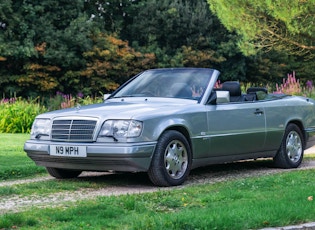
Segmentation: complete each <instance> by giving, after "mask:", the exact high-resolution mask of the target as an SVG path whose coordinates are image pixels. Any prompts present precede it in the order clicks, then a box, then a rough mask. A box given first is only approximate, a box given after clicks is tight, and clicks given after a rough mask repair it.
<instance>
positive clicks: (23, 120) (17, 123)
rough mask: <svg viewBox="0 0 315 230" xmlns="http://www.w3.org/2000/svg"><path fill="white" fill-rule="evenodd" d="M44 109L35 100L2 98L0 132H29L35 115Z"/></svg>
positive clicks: (0, 103)
mask: <svg viewBox="0 0 315 230" xmlns="http://www.w3.org/2000/svg"><path fill="white" fill-rule="evenodd" d="M45 111H46V108H45V107H44V106H41V105H40V104H39V103H38V102H37V101H36V100H32V101H27V100H23V99H21V98H13V99H3V100H1V101H0V133H29V132H30V130H31V127H32V123H33V121H34V119H35V117H36V116H37V115H38V114H40V113H43V112H45Z"/></svg>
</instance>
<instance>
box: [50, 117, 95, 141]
mask: <svg viewBox="0 0 315 230" xmlns="http://www.w3.org/2000/svg"><path fill="white" fill-rule="evenodd" d="M95 127H96V120H81V119H80V120H79V119H78V120H77V119H69V120H67V119H62V120H54V121H53V125H52V130H51V138H52V140H54V141H73V142H74V141H81V142H82V141H83V142H90V141H93V135H94V131H95Z"/></svg>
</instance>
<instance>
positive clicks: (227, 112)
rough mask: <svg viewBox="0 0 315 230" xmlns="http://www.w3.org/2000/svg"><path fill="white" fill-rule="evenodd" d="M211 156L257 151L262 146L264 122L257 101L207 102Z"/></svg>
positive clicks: (263, 142)
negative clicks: (213, 103)
mask: <svg viewBox="0 0 315 230" xmlns="http://www.w3.org/2000/svg"><path fill="white" fill-rule="evenodd" d="M207 119H208V120H207V122H208V135H209V137H210V146H211V149H210V153H209V154H210V156H227V155H237V154H247V153H253V152H259V151H262V150H263V149H264V144H265V138H266V128H265V127H266V124H265V112H264V108H263V107H262V106H261V103H259V102H240V103H225V104H218V105H207Z"/></svg>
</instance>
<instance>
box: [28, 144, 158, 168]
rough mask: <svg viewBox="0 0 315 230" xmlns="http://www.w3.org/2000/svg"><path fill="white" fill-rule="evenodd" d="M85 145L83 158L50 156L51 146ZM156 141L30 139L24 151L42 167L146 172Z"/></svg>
mask: <svg viewBox="0 0 315 230" xmlns="http://www.w3.org/2000/svg"><path fill="white" fill-rule="evenodd" d="M56 144H60V145H67V144H68V145H71V146H73V145H75V146H85V147H86V151H87V156H86V157H64V156H51V155H50V154H49V146H50V145H56ZM155 145H156V142H146V143H113V144H105V143H104V144H101V143H61V142H49V141H47V142H46V141H35V140H29V141H27V142H26V143H25V144H24V151H25V152H26V153H27V155H28V156H29V157H30V158H31V159H32V160H33V161H34V162H35V163H36V164H37V165H40V166H44V167H51V168H62V169H75V170H82V171H109V170H113V171H121V172H144V171H148V169H149V167H150V164H151V159H152V155H153V152H154V148H155Z"/></svg>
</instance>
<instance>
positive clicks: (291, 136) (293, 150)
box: [274, 123, 304, 168]
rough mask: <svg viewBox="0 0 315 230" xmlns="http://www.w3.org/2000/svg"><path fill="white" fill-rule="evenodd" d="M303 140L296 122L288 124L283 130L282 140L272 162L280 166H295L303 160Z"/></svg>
mask: <svg viewBox="0 0 315 230" xmlns="http://www.w3.org/2000/svg"><path fill="white" fill-rule="evenodd" d="M303 143H304V140H303V135H302V132H301V130H300V128H299V127H298V126H297V125H296V124H293V123H291V124H289V125H288V126H287V128H286V130H285V133H284V136H283V140H282V142H281V146H280V149H279V150H278V153H277V155H276V156H275V157H274V163H275V165H276V166H277V167H280V168H297V167H299V165H300V164H301V162H302V160H303V152H304V144H303Z"/></svg>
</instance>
